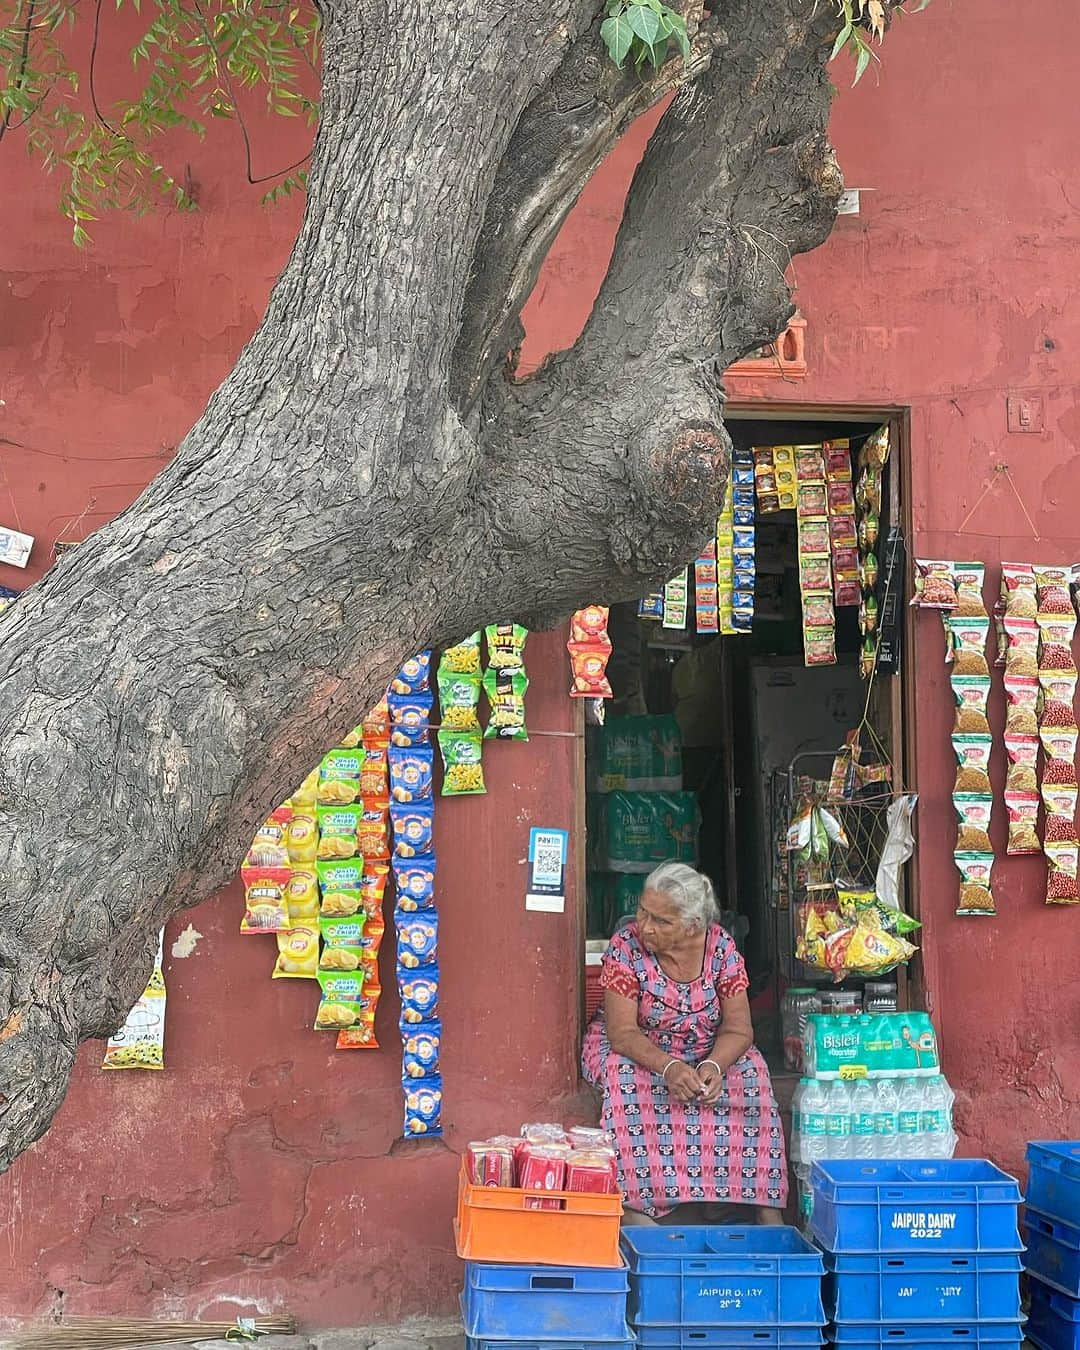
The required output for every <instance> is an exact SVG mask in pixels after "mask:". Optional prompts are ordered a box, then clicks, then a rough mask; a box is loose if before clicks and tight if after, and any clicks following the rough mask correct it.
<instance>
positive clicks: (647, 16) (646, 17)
mask: <svg viewBox="0 0 1080 1350" xmlns="http://www.w3.org/2000/svg"><path fill="white" fill-rule="evenodd" d="M626 17H627V19H628V20H629V22H630V28H631V30H632V31H633V33H634V35H635V36H636V37H639V38H640V39H641V40H642V42H644V43H645V45H646V47H650V48H651V47H652V45H653V43H654V42H655V41H656V40H657V38H658V37H659V35H660V19H659V16H658V15H656V14H654V13H653V11H652V10H651V9H649V8H648V7H647V6H646V5H639V4H632V5H631V6H630V8H629V9H628V10H627V14H626Z"/></svg>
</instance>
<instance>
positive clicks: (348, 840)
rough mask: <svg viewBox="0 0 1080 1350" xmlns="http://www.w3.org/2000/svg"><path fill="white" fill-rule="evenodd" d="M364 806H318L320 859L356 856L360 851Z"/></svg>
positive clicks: (318, 856)
mask: <svg viewBox="0 0 1080 1350" xmlns="http://www.w3.org/2000/svg"><path fill="white" fill-rule="evenodd" d="M363 810H364V808H363V807H362V806H355V805H354V806H318V807H316V808H315V811H316V815H317V816H318V821H319V848H318V853H317V854H316V856H317V858H318V859H319V861H327V860H329V859H331V858H355V857H356V856H357V854H358V853H359V851H360V845H359V841H358V838H357V836H358V833H359V829H360V817H361V815H362V814H363Z"/></svg>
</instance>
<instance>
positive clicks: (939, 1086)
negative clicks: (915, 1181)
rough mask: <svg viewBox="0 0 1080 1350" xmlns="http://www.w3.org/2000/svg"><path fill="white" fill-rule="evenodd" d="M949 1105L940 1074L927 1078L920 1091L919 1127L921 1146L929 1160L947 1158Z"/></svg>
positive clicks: (949, 1150)
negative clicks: (920, 1130)
mask: <svg viewBox="0 0 1080 1350" xmlns="http://www.w3.org/2000/svg"><path fill="white" fill-rule="evenodd" d="M950 1105H951V1103H950V1102H949V1097H948V1091H947V1089H946V1087H945V1080H944V1079H943V1078H942V1076H941V1075H940V1074H935V1075H934V1077H933V1078H927V1079H926V1080H925V1082H924V1083H923V1090H922V1113H921V1117H920V1125H921V1128H922V1132H923V1136H924V1139H923V1144H924V1146H925V1150H926V1153H927V1154H928V1156H929V1157H931V1158H947V1157H948V1156H949V1153H950V1152H951V1149H950V1148H949V1135H950V1134H951V1132H952V1121H951V1120H950V1118H949V1117H950V1115H951V1111H950ZM946 1150H948V1151H946Z"/></svg>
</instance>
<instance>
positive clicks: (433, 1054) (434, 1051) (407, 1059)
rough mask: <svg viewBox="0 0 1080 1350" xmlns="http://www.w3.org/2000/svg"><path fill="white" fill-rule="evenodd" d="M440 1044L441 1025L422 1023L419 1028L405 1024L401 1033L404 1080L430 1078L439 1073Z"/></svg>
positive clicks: (432, 1022)
mask: <svg viewBox="0 0 1080 1350" xmlns="http://www.w3.org/2000/svg"><path fill="white" fill-rule="evenodd" d="M441 1043H442V1023H441V1022H439V1021H437V1020H436V1021H431V1022H422V1023H420V1025H419V1026H413V1025H409V1024H407V1025H406V1027H405V1028H404V1030H403V1031H402V1037H401V1044H402V1050H403V1057H402V1067H403V1069H404V1071H405V1077H406V1078H430V1077H431V1076H432V1075H434V1074H437V1073H438V1072H439V1047H440V1045H441Z"/></svg>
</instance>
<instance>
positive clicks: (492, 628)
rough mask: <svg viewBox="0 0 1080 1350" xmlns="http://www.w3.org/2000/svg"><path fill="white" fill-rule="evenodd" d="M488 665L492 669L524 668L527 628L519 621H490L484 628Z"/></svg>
mask: <svg viewBox="0 0 1080 1350" xmlns="http://www.w3.org/2000/svg"><path fill="white" fill-rule="evenodd" d="M484 635H485V636H486V638H487V645H488V666H489V667H490V668H491V669H494V670H524V669H525V639H526V638H527V637H528V636H529V630H528V629H527V628H522V626H521V624H519V623H490V624H488V626H487V627H486V628H485V629H484Z"/></svg>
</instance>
